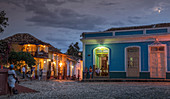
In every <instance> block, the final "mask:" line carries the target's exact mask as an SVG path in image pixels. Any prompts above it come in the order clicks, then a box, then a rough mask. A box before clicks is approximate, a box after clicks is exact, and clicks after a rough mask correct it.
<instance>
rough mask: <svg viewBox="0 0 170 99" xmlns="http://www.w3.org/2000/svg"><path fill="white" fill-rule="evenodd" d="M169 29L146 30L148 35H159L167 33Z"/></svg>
mask: <svg viewBox="0 0 170 99" xmlns="http://www.w3.org/2000/svg"><path fill="white" fill-rule="evenodd" d="M167 32H168V29H152V30H146V34H157V33H167Z"/></svg>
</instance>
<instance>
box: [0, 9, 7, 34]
mask: <svg viewBox="0 0 170 99" xmlns="http://www.w3.org/2000/svg"><path fill="white" fill-rule="evenodd" d="M8 25H9V24H8V18H7V17H6V13H5V11H1V12H0V33H2V32H3V31H4V28H6V26H8Z"/></svg>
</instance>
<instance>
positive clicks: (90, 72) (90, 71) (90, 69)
mask: <svg viewBox="0 0 170 99" xmlns="http://www.w3.org/2000/svg"><path fill="white" fill-rule="evenodd" d="M92 73H93V69H92V67H91V66H90V68H89V74H90V79H91V78H92Z"/></svg>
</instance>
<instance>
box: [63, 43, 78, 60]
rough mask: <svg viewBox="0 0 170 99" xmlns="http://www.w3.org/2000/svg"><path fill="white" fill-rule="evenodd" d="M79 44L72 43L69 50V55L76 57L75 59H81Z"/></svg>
mask: <svg viewBox="0 0 170 99" xmlns="http://www.w3.org/2000/svg"><path fill="white" fill-rule="evenodd" d="M78 44H79V43H78V42H76V43H75V44H73V43H71V44H70V46H69V48H68V49H67V52H66V53H67V54H68V55H72V56H75V57H81V55H79V53H80V48H79V46H78Z"/></svg>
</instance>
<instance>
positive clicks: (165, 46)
mask: <svg viewBox="0 0 170 99" xmlns="http://www.w3.org/2000/svg"><path fill="white" fill-rule="evenodd" d="M153 46H164V48H165V51H164V52H165V72H170V71H168V70H167V59H168V58H167V45H166V44H159V45H148V71H149V72H150V47H153ZM165 78H166V77H165Z"/></svg>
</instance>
